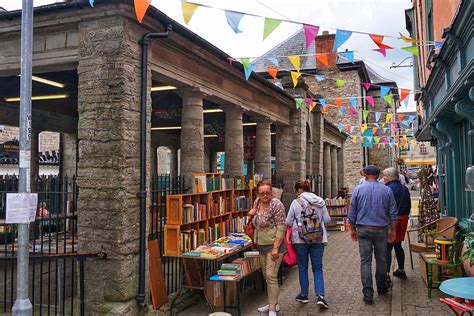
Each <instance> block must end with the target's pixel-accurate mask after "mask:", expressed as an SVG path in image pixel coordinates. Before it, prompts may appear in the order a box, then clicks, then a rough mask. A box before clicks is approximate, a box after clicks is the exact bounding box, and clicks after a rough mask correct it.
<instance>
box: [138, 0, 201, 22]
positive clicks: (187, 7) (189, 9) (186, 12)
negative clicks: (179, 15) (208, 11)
mask: <svg viewBox="0 0 474 316" xmlns="http://www.w3.org/2000/svg"><path fill="white" fill-rule="evenodd" d="M135 1H137V0H135ZM181 7H182V8H183V19H184V23H186V24H189V22H190V21H191V19H192V17H193V15H194V12H195V11H196V9H197V8H198V7H199V6H198V5H195V4H192V3H187V2H184V1H182V2H181Z"/></svg>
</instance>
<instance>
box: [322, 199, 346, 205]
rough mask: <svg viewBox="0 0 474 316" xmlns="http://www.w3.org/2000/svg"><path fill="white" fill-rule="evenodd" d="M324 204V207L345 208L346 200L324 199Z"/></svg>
mask: <svg viewBox="0 0 474 316" xmlns="http://www.w3.org/2000/svg"><path fill="white" fill-rule="evenodd" d="M324 202H325V203H326V206H345V205H346V199H343V198H342V197H338V198H332V199H325V200H324Z"/></svg>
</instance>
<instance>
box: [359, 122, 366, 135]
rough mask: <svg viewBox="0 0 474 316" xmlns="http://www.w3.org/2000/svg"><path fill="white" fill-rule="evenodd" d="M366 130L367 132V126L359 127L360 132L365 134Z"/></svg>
mask: <svg viewBox="0 0 474 316" xmlns="http://www.w3.org/2000/svg"><path fill="white" fill-rule="evenodd" d="M366 130H367V124H362V125H361V126H360V131H361V132H362V133H363V132H365V131H366Z"/></svg>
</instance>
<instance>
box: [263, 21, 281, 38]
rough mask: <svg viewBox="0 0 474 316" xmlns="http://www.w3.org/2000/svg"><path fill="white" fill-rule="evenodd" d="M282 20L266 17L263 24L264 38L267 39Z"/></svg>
mask: <svg viewBox="0 0 474 316" xmlns="http://www.w3.org/2000/svg"><path fill="white" fill-rule="evenodd" d="M280 23H281V20H275V19H269V18H265V22H264V24H263V40H265V39H266V38H267V37H268V35H270V34H271V33H272V32H273V31H274V30H275V29H276V28H277V27H278V25H280Z"/></svg>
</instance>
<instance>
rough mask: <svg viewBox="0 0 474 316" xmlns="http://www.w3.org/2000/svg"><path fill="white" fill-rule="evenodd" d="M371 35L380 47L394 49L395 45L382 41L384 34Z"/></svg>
mask: <svg viewBox="0 0 474 316" xmlns="http://www.w3.org/2000/svg"><path fill="white" fill-rule="evenodd" d="M369 36H370V38H371V39H372V40H373V41H374V42H375V44H376V45H377V46H378V47H379V48H383V49H393V47H391V46H388V45H386V44H384V43H382V42H383V36H382V35H376V34H370V35H369Z"/></svg>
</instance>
